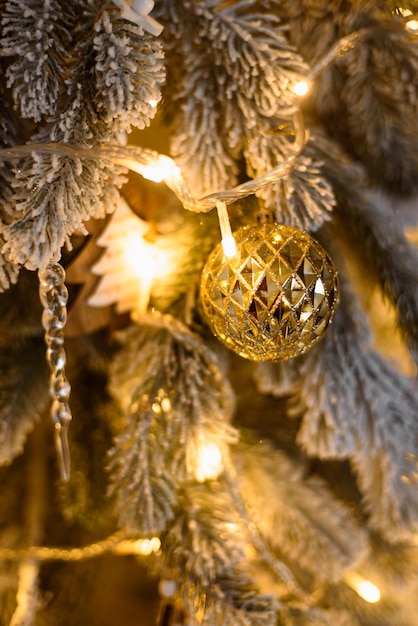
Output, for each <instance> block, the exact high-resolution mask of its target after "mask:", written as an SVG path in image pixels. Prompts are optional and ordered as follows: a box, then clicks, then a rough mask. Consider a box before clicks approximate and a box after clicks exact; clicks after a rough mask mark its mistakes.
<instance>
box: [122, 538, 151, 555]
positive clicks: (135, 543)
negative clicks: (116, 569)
mask: <svg viewBox="0 0 418 626" xmlns="http://www.w3.org/2000/svg"><path fill="white" fill-rule="evenodd" d="M160 548H161V541H160V540H159V538H158V537H151V539H136V540H129V539H127V540H126V541H121V542H120V543H119V544H118V545H117V546H116V547H115V548H114V552H116V553H117V554H138V555H141V556H149V555H150V554H152V553H155V552H158V550H159V549H160Z"/></svg>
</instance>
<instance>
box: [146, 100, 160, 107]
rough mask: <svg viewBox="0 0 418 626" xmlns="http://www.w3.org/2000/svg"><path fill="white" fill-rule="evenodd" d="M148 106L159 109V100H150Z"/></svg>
mask: <svg viewBox="0 0 418 626" xmlns="http://www.w3.org/2000/svg"><path fill="white" fill-rule="evenodd" d="M148 104H149V105H150V107H152V108H153V109H155V108H156V107H157V104H158V100H155V98H152V99H151V100H148Z"/></svg>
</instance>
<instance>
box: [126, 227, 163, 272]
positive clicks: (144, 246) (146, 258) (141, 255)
mask: <svg viewBox="0 0 418 626" xmlns="http://www.w3.org/2000/svg"><path fill="white" fill-rule="evenodd" d="M124 247H125V253H124V257H125V262H126V263H127V264H128V265H129V266H130V267H131V269H133V270H134V271H135V273H137V274H138V276H140V277H141V278H147V279H148V280H152V279H153V278H154V274H155V265H156V261H155V252H154V250H153V246H152V245H151V244H149V243H147V242H146V241H144V240H143V238H142V237H141V235H139V234H138V233H135V232H131V233H128V234H127V235H126V239H125V246H124Z"/></svg>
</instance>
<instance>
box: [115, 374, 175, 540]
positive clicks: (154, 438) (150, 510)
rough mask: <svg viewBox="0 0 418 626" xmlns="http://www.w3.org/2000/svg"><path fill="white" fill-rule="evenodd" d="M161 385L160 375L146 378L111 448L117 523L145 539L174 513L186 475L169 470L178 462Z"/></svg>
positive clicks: (161, 529) (156, 531) (165, 523)
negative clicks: (170, 466)
mask: <svg viewBox="0 0 418 626" xmlns="http://www.w3.org/2000/svg"><path fill="white" fill-rule="evenodd" d="M163 385H164V380H163V379H158V378H157V379H156V380H151V381H148V384H144V385H142V386H141V388H140V390H138V393H137V394H136V395H134V396H133V398H132V405H131V407H130V411H129V413H128V415H127V419H126V420H125V422H126V423H125V428H124V431H123V433H122V434H121V435H120V436H119V437H117V438H116V440H115V445H114V448H113V449H112V450H111V452H110V463H109V470H110V472H111V476H112V481H111V488H110V489H109V495H111V496H116V510H117V512H118V514H119V521H120V524H121V525H122V526H124V527H128V528H132V529H137V530H138V531H140V532H141V533H143V534H144V536H146V537H149V536H152V535H155V534H159V533H160V532H162V531H164V530H165V529H166V526H167V523H168V522H169V521H170V520H171V519H172V518H173V517H174V509H175V508H177V506H178V501H177V495H176V491H177V490H178V488H179V483H180V482H181V480H182V479H184V476H182V475H181V474H180V475H178V474H176V473H172V472H169V471H168V469H169V465H171V464H173V465H175V461H176V460H175V459H173V458H171V455H170V440H169V439H170V437H172V436H173V432H172V420H171V413H170V411H168V410H165V408H164V406H165V405H164V400H165V399H167V396H166V395H163V394H162V392H161V389H162V386H163ZM159 392H160V393H159ZM176 434H177V433H176V432H175V433H174V435H176ZM167 439H168V440H167Z"/></svg>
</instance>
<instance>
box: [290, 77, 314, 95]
mask: <svg viewBox="0 0 418 626" xmlns="http://www.w3.org/2000/svg"><path fill="white" fill-rule="evenodd" d="M309 88H310V83H309V82H308V81H307V80H300V81H299V82H298V83H296V84H295V85H294V86H293V91H294V93H295V94H296V95H297V96H301V97H302V96H306V94H307V93H308V91H309Z"/></svg>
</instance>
